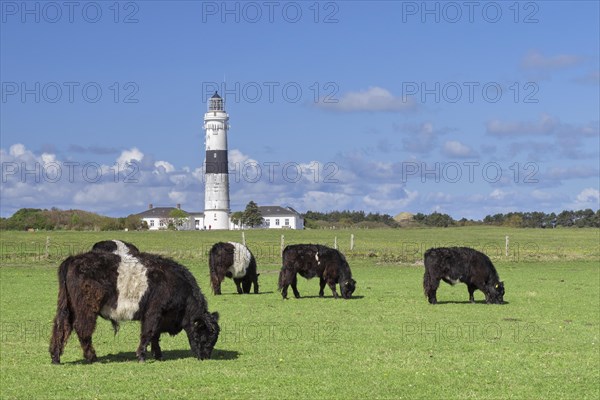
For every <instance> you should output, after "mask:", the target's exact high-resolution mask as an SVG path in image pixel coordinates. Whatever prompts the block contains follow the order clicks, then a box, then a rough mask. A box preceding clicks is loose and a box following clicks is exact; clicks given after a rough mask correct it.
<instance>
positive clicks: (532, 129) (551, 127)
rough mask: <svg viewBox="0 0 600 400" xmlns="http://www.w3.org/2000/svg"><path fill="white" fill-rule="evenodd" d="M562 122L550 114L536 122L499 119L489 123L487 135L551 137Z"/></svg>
mask: <svg viewBox="0 0 600 400" xmlns="http://www.w3.org/2000/svg"><path fill="white" fill-rule="evenodd" d="M559 125H560V121H559V120H558V119H557V118H554V117H552V116H550V115H548V114H542V115H541V116H540V118H539V120H538V121H536V122H524V121H512V122H505V121H500V120H497V119H494V120H491V121H489V122H488V123H487V126H486V128H487V133H489V134H490V135H495V136H511V135H519V136H520V135H550V134H552V133H554V132H555V130H556V128H557V127H558V126H559Z"/></svg>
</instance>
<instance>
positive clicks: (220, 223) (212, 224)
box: [204, 210, 229, 230]
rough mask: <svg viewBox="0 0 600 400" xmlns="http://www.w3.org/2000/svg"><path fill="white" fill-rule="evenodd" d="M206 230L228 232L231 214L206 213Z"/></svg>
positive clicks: (211, 211)
mask: <svg viewBox="0 0 600 400" xmlns="http://www.w3.org/2000/svg"><path fill="white" fill-rule="evenodd" d="M204 229H210V230H215V229H217V230H219V229H220V230H228V229H229V212H227V211H222V210H210V211H209V210H205V211H204Z"/></svg>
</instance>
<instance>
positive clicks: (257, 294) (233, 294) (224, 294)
mask: <svg viewBox="0 0 600 400" xmlns="http://www.w3.org/2000/svg"><path fill="white" fill-rule="evenodd" d="M273 293H275V292H273V291H270V292H260V293H254V292H252V293H242V294H240V293H238V292H231V293H221V294H214V293H213V296H244V295H253V296H260V295H261V294H273Z"/></svg>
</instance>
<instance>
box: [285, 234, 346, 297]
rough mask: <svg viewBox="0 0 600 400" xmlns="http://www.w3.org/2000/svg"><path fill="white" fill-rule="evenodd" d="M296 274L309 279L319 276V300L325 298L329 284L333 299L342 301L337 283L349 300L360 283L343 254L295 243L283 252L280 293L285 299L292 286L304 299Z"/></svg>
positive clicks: (329, 249) (324, 248) (296, 293)
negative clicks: (324, 292)
mask: <svg viewBox="0 0 600 400" xmlns="http://www.w3.org/2000/svg"><path fill="white" fill-rule="evenodd" d="M296 274H300V275H301V276H303V277H304V278H306V279H311V278H314V277H316V276H318V277H319V278H320V290H319V297H323V290H324V289H325V284H328V285H329V287H330V288H331V291H332V292H333V297H334V298H336V299H337V298H338V294H337V292H336V290H335V285H336V283H339V285H340V291H341V292H342V297H343V298H344V299H349V298H350V296H352V293H353V292H354V289H356V281H355V280H354V279H352V272H351V271H350V266H349V265H348V262H347V261H346V257H344V255H343V254H342V253H340V252H339V251H337V250H335V249H332V248H330V247H327V246H322V245H318V244H295V245H290V246H287V247H286V248H285V249H284V250H283V266H282V268H281V271H280V272H279V290H281V295H282V296H283V298H284V299H287V289H288V286H289V285H292V290H293V291H294V296H295V297H296V298H299V297H300V293H299V292H298V288H297V283H298V280H297V277H296Z"/></svg>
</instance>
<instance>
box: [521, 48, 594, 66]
mask: <svg viewBox="0 0 600 400" xmlns="http://www.w3.org/2000/svg"><path fill="white" fill-rule="evenodd" d="M582 61H583V58H582V57H579V56H576V55H572V54H558V55H555V56H545V55H543V54H542V53H540V52H539V51H537V50H532V51H530V52H529V53H527V55H525V57H524V58H523V59H522V60H521V67H522V68H525V69H545V70H548V69H562V68H568V67H571V66H574V65H577V64H579V63H581V62H582Z"/></svg>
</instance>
